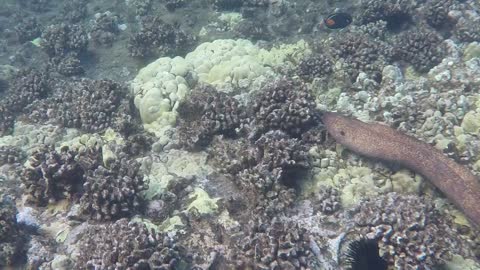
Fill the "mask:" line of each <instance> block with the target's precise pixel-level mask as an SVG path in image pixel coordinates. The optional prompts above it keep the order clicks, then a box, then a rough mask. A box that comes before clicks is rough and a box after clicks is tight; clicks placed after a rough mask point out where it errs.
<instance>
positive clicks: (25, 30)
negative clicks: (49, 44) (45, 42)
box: [15, 17, 42, 43]
mask: <svg viewBox="0 0 480 270" xmlns="http://www.w3.org/2000/svg"><path fill="white" fill-rule="evenodd" d="M15 31H16V32H17V38H18V41H19V42H20V43H24V42H27V41H32V40H33V39H35V38H38V37H40V35H41V33H42V27H41V25H40V24H39V23H38V22H37V19H36V18H35V17H31V18H25V19H24V20H23V21H22V22H21V23H20V24H19V25H18V26H17V27H15Z"/></svg>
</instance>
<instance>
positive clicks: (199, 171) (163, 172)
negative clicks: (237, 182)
mask: <svg viewBox="0 0 480 270" xmlns="http://www.w3.org/2000/svg"><path fill="white" fill-rule="evenodd" d="M206 163H207V154H206V153H202V152H200V153H190V152H187V151H181V150H171V151H170V152H169V153H168V157H167V160H166V162H151V161H150V160H144V161H143V164H142V165H143V167H145V168H148V173H147V174H146V175H145V178H146V179H148V181H149V185H148V190H146V191H145V197H146V198H147V199H152V198H154V197H155V196H157V195H160V194H162V193H163V192H165V190H166V188H167V187H168V184H169V183H170V182H171V181H173V180H175V179H176V178H177V177H184V178H189V177H206V176H207V175H208V174H210V173H211V172H212V171H213V169H212V168H211V167H210V166H208V165H207V164H206Z"/></svg>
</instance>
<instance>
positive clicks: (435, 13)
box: [423, 0, 454, 28]
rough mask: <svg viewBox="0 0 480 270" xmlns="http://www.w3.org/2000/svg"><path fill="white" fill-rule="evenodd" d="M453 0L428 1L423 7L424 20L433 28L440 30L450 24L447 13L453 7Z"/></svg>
mask: <svg viewBox="0 0 480 270" xmlns="http://www.w3.org/2000/svg"><path fill="white" fill-rule="evenodd" d="M453 2H454V1H453V0H434V1H428V2H426V3H425V5H424V6H423V9H424V12H423V15H424V16H425V20H426V21H427V23H428V24H429V25H430V26H432V27H435V28H441V27H442V26H444V25H445V24H448V23H450V20H449V18H448V12H449V11H450V8H451V6H452V5H453Z"/></svg>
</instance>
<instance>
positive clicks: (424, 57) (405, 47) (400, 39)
mask: <svg viewBox="0 0 480 270" xmlns="http://www.w3.org/2000/svg"><path fill="white" fill-rule="evenodd" d="M442 41H443V39H442V37H440V36H439V35H438V34H437V33H436V32H434V31H430V30H428V29H424V28H422V29H420V30H418V29H416V30H409V31H405V32H402V33H400V34H399V35H398V36H396V39H395V44H397V45H396V48H395V50H396V54H397V56H396V57H397V58H398V59H399V60H402V61H406V62H408V63H410V64H411V65H412V66H413V67H414V68H415V70H417V71H419V72H428V71H429V70H430V69H431V68H432V67H434V66H435V65H437V64H439V63H440V62H441V61H442V59H443V57H444V56H445V54H446V48H445V45H444V44H442Z"/></svg>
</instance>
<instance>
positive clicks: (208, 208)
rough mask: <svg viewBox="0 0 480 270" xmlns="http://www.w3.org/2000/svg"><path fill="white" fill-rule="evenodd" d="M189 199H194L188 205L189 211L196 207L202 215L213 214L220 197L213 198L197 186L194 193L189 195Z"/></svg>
mask: <svg viewBox="0 0 480 270" xmlns="http://www.w3.org/2000/svg"><path fill="white" fill-rule="evenodd" d="M189 199H190V200H192V201H191V202H190V204H189V205H188V207H187V211H192V210H193V209H195V210H196V211H198V213H200V214H201V215H205V214H212V213H214V212H215V211H217V209H218V205H217V201H218V200H219V199H218V198H215V199H212V198H211V197H210V195H208V193H207V192H206V191H205V190H203V189H201V188H199V187H196V188H195V190H194V191H193V193H192V194H190V195H189Z"/></svg>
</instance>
